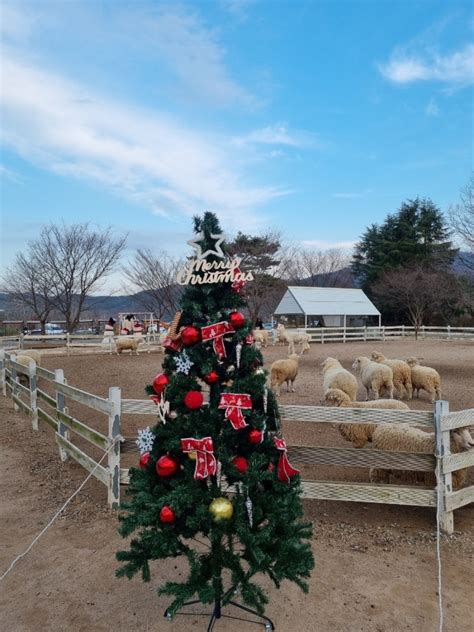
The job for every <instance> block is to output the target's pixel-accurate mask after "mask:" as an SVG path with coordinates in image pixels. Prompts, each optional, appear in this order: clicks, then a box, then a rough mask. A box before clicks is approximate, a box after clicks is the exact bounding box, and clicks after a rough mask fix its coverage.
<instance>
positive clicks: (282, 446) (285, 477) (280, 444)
mask: <svg viewBox="0 0 474 632" xmlns="http://www.w3.org/2000/svg"><path fill="white" fill-rule="evenodd" d="M273 443H274V444H275V448H276V449H277V450H281V454H280V458H279V460H278V466H277V475H278V478H279V479H280V481H283V482H285V481H286V482H287V483H289V482H290V478H291V477H292V476H296V474H299V473H300V471H299V470H297V469H295V468H294V467H293V466H292V465H290V462H289V461H288V456H287V452H288V450H287V448H286V441H285V440H284V439H278V438H277V437H274V439H273Z"/></svg>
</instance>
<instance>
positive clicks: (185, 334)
mask: <svg viewBox="0 0 474 632" xmlns="http://www.w3.org/2000/svg"><path fill="white" fill-rule="evenodd" d="M200 340H201V331H200V330H199V329H198V328H197V327H194V326H193V325H190V326H189V327H185V328H184V329H183V331H182V332H181V342H182V343H183V345H185V346H186V347H190V346H191V345H195V344H196V343H197V342H199V341H200Z"/></svg>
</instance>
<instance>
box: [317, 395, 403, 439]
mask: <svg viewBox="0 0 474 632" xmlns="http://www.w3.org/2000/svg"><path fill="white" fill-rule="evenodd" d="M324 399H325V402H326V404H328V405H329V406H339V407H340V408H378V409H380V408H383V409H392V410H410V409H409V408H408V406H407V405H406V404H404V403H403V402H399V401H397V400H396V399H377V400H374V401H371V402H352V401H351V400H350V398H349V396H348V395H346V393H344V392H343V391H341V390H340V389H338V388H329V389H328V390H327V391H326V392H325V393H324ZM337 428H338V430H339V432H340V433H341V435H342V436H343V437H344V439H346V441H352V444H353V445H354V447H355V448H363V447H364V445H365V444H366V443H367V442H368V441H370V440H371V436H372V434H373V431H374V430H375V424H371V423H365V424H363V423H360V424H338V426H337Z"/></svg>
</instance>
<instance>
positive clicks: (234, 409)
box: [219, 393, 252, 430]
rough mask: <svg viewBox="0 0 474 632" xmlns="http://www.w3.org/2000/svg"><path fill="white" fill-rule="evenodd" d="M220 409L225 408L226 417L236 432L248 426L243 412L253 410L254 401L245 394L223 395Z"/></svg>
mask: <svg viewBox="0 0 474 632" xmlns="http://www.w3.org/2000/svg"><path fill="white" fill-rule="evenodd" d="M219 408H225V409H226V410H225V417H226V419H228V420H229V421H230V423H231V424H232V428H233V429H234V430H241V429H242V428H245V426H246V425H247V424H246V423H245V419H244V416H243V414H242V410H251V409H252V399H251V397H250V395H246V394H245V393H222V395H221V400H220V402H219Z"/></svg>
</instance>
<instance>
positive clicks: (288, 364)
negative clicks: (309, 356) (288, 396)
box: [270, 353, 299, 396]
mask: <svg viewBox="0 0 474 632" xmlns="http://www.w3.org/2000/svg"><path fill="white" fill-rule="evenodd" d="M298 365H299V356H298V355H297V354H296V353H294V354H292V355H290V356H289V357H288V358H285V359H284V360H275V362H273V364H272V366H271V368H270V383H271V387H272V389H273V390H274V391H275V394H276V395H277V396H278V395H280V387H281V385H282V384H283V383H284V382H286V390H287V392H289V391H290V390H291V391H293V393H294V392H295V386H294V383H295V379H296V376H297V375H298Z"/></svg>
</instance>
